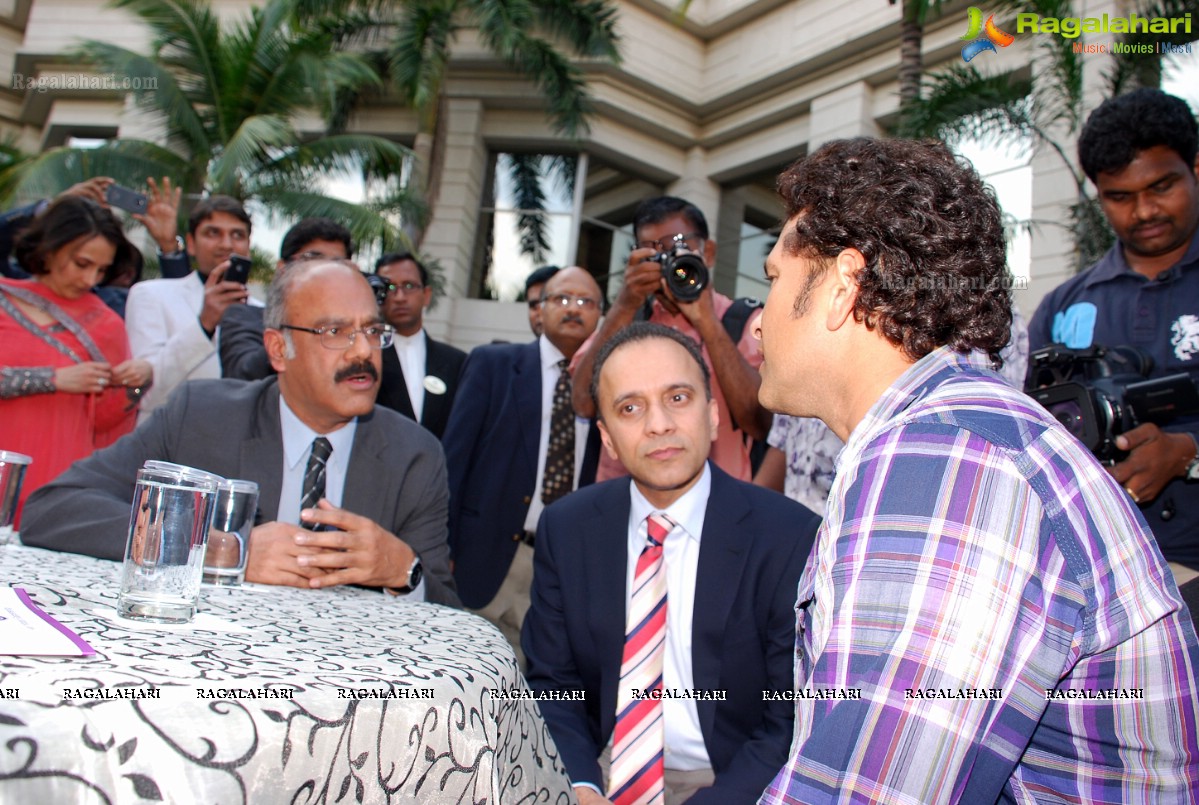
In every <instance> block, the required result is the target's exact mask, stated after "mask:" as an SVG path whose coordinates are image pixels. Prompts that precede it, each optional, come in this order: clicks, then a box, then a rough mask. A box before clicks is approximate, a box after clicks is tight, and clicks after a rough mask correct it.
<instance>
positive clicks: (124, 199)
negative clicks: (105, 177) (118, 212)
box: [104, 184, 147, 215]
mask: <svg viewBox="0 0 1199 805" xmlns="http://www.w3.org/2000/svg"><path fill="white" fill-rule="evenodd" d="M104 198H105V200H106V201H107V202H108V203H109V205H110V206H113V207H119V208H120V209H122V210H128V211H129V212H133V213H137V214H139V215H144V214H145V212H146V204H147V201H146V197H145V196H143V195H142V194H141V193H138V192H137V191H135V190H130V189H129V188H128V187H121V186H120V185H119V184H110V185H109V186H108V189H107V190H105V191H104Z"/></svg>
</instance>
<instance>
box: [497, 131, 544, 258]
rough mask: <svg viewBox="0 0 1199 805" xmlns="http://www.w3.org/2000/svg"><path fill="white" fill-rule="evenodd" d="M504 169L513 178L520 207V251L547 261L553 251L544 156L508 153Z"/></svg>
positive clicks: (517, 204) (517, 220) (518, 231)
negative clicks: (544, 185)
mask: <svg viewBox="0 0 1199 805" xmlns="http://www.w3.org/2000/svg"><path fill="white" fill-rule="evenodd" d="M503 161H504V163H505V164H504V165H503V167H504V169H505V170H506V171H507V173H508V176H509V177H510V178H511V180H512V189H513V195H514V197H515V198H514V201H515V204H516V209H517V210H518V212H517V214H516V231H517V234H518V235H519V236H520V251H521V253H522V254H527V255H528V256H529V257H531V258H532V260H533V262H534V263H544V262H545V255H546V253H547V252H548V251H549V247H550V242H549V235H548V234H547V233H546V230H547V226H546V220H545V214H544V213H543V212H541V210H544V209H545V192H544V191H543V190H542V189H541V175H542V164H543V163H542V158H541V156H540V155H539V154H505V155H504V157H503Z"/></svg>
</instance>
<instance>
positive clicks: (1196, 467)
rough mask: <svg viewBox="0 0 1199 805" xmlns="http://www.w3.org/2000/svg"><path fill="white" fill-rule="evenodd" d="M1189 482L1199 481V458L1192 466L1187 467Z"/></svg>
mask: <svg viewBox="0 0 1199 805" xmlns="http://www.w3.org/2000/svg"><path fill="white" fill-rule="evenodd" d="M1187 480H1188V481H1199V458H1196V459H1195V460H1194V461H1192V462H1191V466H1189V467H1187Z"/></svg>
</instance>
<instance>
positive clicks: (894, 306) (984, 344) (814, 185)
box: [778, 137, 1012, 367]
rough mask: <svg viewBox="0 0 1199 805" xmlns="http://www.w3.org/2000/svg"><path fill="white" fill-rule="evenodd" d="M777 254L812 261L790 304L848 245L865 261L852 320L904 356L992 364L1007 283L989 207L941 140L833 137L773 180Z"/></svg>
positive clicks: (975, 180) (1005, 322)
mask: <svg viewBox="0 0 1199 805" xmlns="http://www.w3.org/2000/svg"><path fill="white" fill-rule="evenodd" d="M778 191H779V195H780V196H782V198H783V202H784V204H785V205H786V207H787V219H788V220H791V219H793V218H794V219H795V223H794V225H793V226H791V227H785V228H784V230H783V234H782V237H783V248H784V249H785V250H786V251H787V252H788V253H790V254H792V255H800V254H803V255H805V256H807V257H811V258H815V259H817V260H818V261H819V260H820V258H823V262H822V264H821V265H818V266H817V267H816V268H815V269H814V270H813V272H812V274H811V275H809V277H808V285H807V287H806V288H804V289H802V290H801V293H800V294H799V296H798V298H797V299H796V300H795V309H796V311H797V312H802V311H803V309H804V308H805V307H806V305H807V299H806V296H807V293H808V292H809V291H810V290H811V288H812V287H814V286H815V284H816V282H817V281H818V279H819V276H820V275H821V274H823V272H824V270H826V269H827V267H828V265H830V264H831V262H832V259H833V258H835V257H836V256H837V255H839V254H840V253H841V252H842V251H843V250H845V249H847V248H854V249H857V250H858V251H860V252H861V253H862V255H863V256H864V257H865V259H866V265H865V267H864V268H862V269H861V270H860V271H859V272H858V276H857V282H858V297H857V303H856V304H855V307H854V319H855V320H856V321H864V322H865V323H866V326H867V327H870V328H875V327H877V328H878V329H879V330H880V332H882V334H883V335H884V336H885V337H886V338H887V340H888V341H890V342H891V343H893V344H895V345H896V346H898V347H900V348H901V349H902V350H903V353H904V354H905V355H906V356H907V357H908V358H910V359H912V360H919V359H920V358H922V357H924V356H925V355H927V354H928V353H930V352H932V351H933V350H934V349H936V348H937V347H940V346H944V345H948V346H950V347H951V348H952V349H954V350H956V351H958V352H968V351H971V350H976V349H977V350H982V351H984V352H986V353H987V355H988V356H990V358H991V360H992V361H993V362H994V364H995V366H996V367H1000V366H1002V365H1003V362H1002V359H1001V358H1000V357H999V352H1000V350H1002V349H1003V348H1004V347H1005V346H1006V345H1007V343H1008V340H1009V339H1010V337H1011V324H1012V298H1011V285H1012V281H1011V275H1010V274H1009V273H1008V270H1007V263H1006V243H1005V242H1004V237H1003V226H1002V224H1001V221H1000V213H999V204H998V202H996V200H995V195H994V193H992V192H991V190H990V189H989V188H988V187H987V186H985V185H984V184H983V182H982V179H980V178H979V175H978V173H977V172H975V170H974V169H973V168H972V167H971V166H970V165H969V164H968V163H966V162H965V161H959V160H958V159H957V158H956V157H955V156H954V155H953V154H952V153H951V152H950V151H949V149H948V148H946V146H945V144H944V143H940V142H934V141H922V142H917V141H913V140H876V139H870V138H864V137H863V138H857V139H852V140H836V141H833V142H830V143H827V144H825V145H824V146H822V147H821V148H820V149H819V150H818V151H816V152H815V153H813V154H811V155H809V156H807V157H805V158H803V159H801V160H799V161H798V162H796V163H795V164H794V165H792V166H791V167H789V168H788V169H787V170H786V171H784V172H783V174H782V175H781V176H780V177H779V180H778Z"/></svg>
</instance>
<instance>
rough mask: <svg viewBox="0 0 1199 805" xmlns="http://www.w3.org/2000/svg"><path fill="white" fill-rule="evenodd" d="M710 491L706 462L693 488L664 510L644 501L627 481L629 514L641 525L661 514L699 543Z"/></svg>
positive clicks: (710, 472) (634, 487)
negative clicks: (648, 518)
mask: <svg viewBox="0 0 1199 805" xmlns="http://www.w3.org/2000/svg"><path fill="white" fill-rule="evenodd" d="M711 491H712V470H711V469H710V468H709V467H708V462H706V461H705V462H704V471H703V474H702V475H700V477H699V480H698V481H696V482H695V486H693V487H691V488H690V489H688V490H687V491H686V492H684V493H683V495H682V496H681V497H680V498H679V499H678V500H676V501H675V502H674V503H672V504H670V505H669V506H667V507H666V508H665V509H659V508H657V507H655V506H654V505H653V504H652V503H650V502H649V501H648V500H646V499H645V495H643V494H641V490H640V489H638V488H637V484H636V483H634V482H633V480H632V479H630V480H629V497H630V499H631V501H632V508H631V514H632V517H633V518H634V519H633V522H635V523H642V522H644V521H645V518H646V517H649V516H650V515H651V514H653V513H654V512H663V513H664V514H665V515H666V516H667V517H669V518H670V519H671V520H673V521H674V522H675V523H677V524H678V525H680V526H681V527H682V528H683V531H684V532H686V534H687V536H689V537H691V539H693V540H695V541H696V542H699V539H700V532H702V531H703V523H704V514H705V512H706V511H707V508H708V496H709V494H710V493H711Z"/></svg>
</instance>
